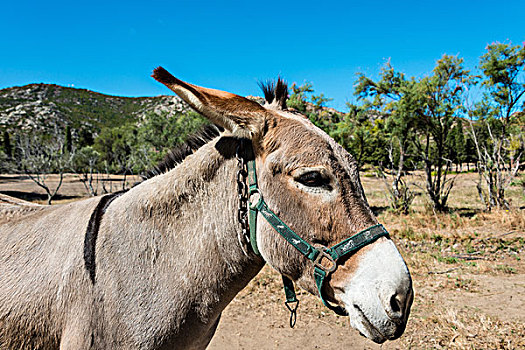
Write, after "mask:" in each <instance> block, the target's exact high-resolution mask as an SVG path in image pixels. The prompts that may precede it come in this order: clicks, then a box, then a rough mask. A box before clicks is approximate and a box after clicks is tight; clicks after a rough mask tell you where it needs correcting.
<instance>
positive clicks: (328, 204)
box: [153, 67, 413, 343]
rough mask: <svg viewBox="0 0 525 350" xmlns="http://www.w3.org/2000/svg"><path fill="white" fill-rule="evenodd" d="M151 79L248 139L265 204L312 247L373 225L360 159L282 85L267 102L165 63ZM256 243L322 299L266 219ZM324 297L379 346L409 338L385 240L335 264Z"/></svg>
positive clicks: (403, 288) (397, 275)
mask: <svg viewBox="0 0 525 350" xmlns="http://www.w3.org/2000/svg"><path fill="white" fill-rule="evenodd" d="M153 77H154V78H155V79H156V80H158V81H159V82H161V83H163V84H165V85H166V86H167V87H169V88H170V89H171V90H173V91H174V92H176V93H177V94H178V95H179V96H180V97H181V98H182V99H184V100H185V101H186V102H187V103H188V104H189V105H190V106H192V107H193V108H194V109H195V110H197V111H198V112H200V113H201V114H202V115H204V116H205V117H207V118H208V119H209V120H211V121H212V122H213V123H215V124H218V125H220V126H222V127H223V128H224V129H225V130H226V132H229V133H231V134H232V135H233V136H237V137H243V138H249V139H251V140H252V145H253V151H254V154H255V158H256V167H257V176H258V182H259V188H260V191H261V193H262V195H263V196H264V199H265V201H266V203H267V204H268V207H270V208H271V209H272V210H273V211H274V212H275V213H276V214H277V215H278V216H279V217H280V219H281V220H282V221H284V222H285V223H286V224H287V225H288V226H289V227H291V228H292V229H293V230H294V231H295V232H297V233H298V234H299V235H300V236H301V237H302V238H303V239H304V240H306V241H307V242H310V243H311V244H312V245H313V246H314V247H317V248H323V247H330V246H333V245H335V244H337V243H339V242H341V241H342V240H344V239H346V238H348V237H350V236H352V235H353V234H355V233H357V232H359V231H361V230H363V229H366V228H368V227H370V226H373V225H376V224H377V220H376V218H375V216H374V214H373V213H372V211H371V210H370V207H369V205H368V203H367V201H366V198H365V195H364V192H363V188H362V185H361V183H360V180H359V174H358V171H357V164H356V162H355V160H354V159H353V158H352V156H351V155H350V154H349V153H348V152H347V151H346V150H344V149H343V148H342V147H341V146H340V145H339V144H337V143H336V142H335V141H334V140H333V139H332V138H330V137H329V136H328V135H327V134H326V133H325V132H323V131H322V130H320V129H319V128H317V127H316V126H314V125H313V124H312V123H311V122H310V121H309V120H308V119H307V118H306V117H304V116H303V115H301V114H299V113H297V112H295V111H291V110H288V109H287V108H286V98H287V89H286V86H285V85H284V84H283V83H282V81H280V80H279V81H278V82H277V85H275V86H273V85H271V86H266V87H265V88H264V92H265V98H266V100H267V103H266V104H265V105H264V106H261V105H259V104H258V103H256V102H254V101H251V100H248V99H245V98H243V97H241V96H238V95H233V94H230V93H226V92H222V91H218V90H212V89H206V88H202V87H198V86H195V85H192V84H188V83H185V82H183V81H180V80H178V79H177V78H175V77H173V76H172V75H171V74H169V73H168V72H167V71H166V70H164V69H163V68H160V67H159V68H157V69H156V70H155V71H154V73H153ZM259 216H260V215H259ZM257 245H258V247H259V250H260V253H261V255H262V257H263V258H264V260H265V261H266V262H267V263H268V264H270V265H271V266H272V267H273V268H275V269H276V270H277V271H278V272H280V273H281V274H283V275H284V276H287V277H288V278H290V279H292V280H293V281H295V282H297V283H298V284H299V285H300V286H301V287H302V288H303V289H305V290H307V291H309V292H311V293H313V294H317V293H318V292H317V288H316V284H315V282H314V279H313V267H312V264H311V263H310V262H309V261H308V260H307V259H305V258H304V256H302V255H301V254H299V252H298V251H297V250H296V249H295V248H294V247H293V246H292V245H290V244H288V243H287V242H286V241H285V240H284V239H283V238H282V237H280V236H279V235H278V234H277V233H276V232H275V231H274V229H273V228H272V227H271V226H270V225H269V224H268V223H267V222H266V221H265V220H261V219H259V221H258V225H257ZM323 292H324V295H326V299H327V300H328V301H329V302H331V303H333V304H336V305H338V306H340V307H342V308H344V309H345V310H346V312H347V313H348V314H349V316H350V320H351V324H352V326H353V327H354V328H356V329H357V330H358V331H360V332H361V333H362V334H363V335H365V336H366V337H368V338H370V339H372V340H373V341H375V342H378V343H380V342H383V341H385V340H387V339H396V338H398V337H399V336H400V335H401V334H402V333H403V331H404V329H405V325H406V322H407V318H408V314H409V311H410V306H411V304H412V299H413V291H412V281H411V278H410V274H409V272H408V269H407V267H406V265H405V262H404V261H403V258H402V257H401V255H400V254H399V252H398V250H397V249H396V247H395V246H394V244H393V242H392V241H391V240H390V239H389V238H388V237H381V238H379V239H377V240H376V241H374V242H373V243H371V244H369V245H366V246H365V247H363V248H361V249H359V250H358V251H356V252H355V253H353V254H351V255H350V256H346V257H345V258H344V259H342V260H339V261H338V264H337V269H336V270H335V271H334V272H333V273H332V274H330V275H329V277H328V279H327V283H324V285H323Z"/></svg>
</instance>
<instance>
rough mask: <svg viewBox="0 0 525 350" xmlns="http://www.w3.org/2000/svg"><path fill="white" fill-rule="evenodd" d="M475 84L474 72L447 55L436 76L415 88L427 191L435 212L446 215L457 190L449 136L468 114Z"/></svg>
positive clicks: (418, 142) (417, 139) (417, 144)
mask: <svg viewBox="0 0 525 350" xmlns="http://www.w3.org/2000/svg"><path fill="white" fill-rule="evenodd" d="M470 84H472V77H471V75H470V72H469V71H468V70H466V69H465V68H464V67H463V59H461V58H458V57H455V56H449V55H443V57H442V58H441V59H440V60H438V61H437V64H436V67H435V68H434V70H433V72H432V75H430V76H428V77H424V78H422V79H421V80H420V81H418V82H417V83H416V84H414V85H413V87H412V89H413V91H412V93H413V94H414V96H415V99H414V101H417V106H418V109H417V116H418V120H417V133H418V135H417V136H416V137H415V138H414V144H415V147H416V149H417V152H418V155H419V157H420V159H421V161H422V163H423V168H424V171H425V179H426V191H427V194H428V196H429V197H430V200H431V204H432V206H433V209H434V210H436V211H445V210H446V204H447V200H448V196H449V194H450V191H451V189H452V187H453V186H454V180H455V177H453V178H448V175H449V172H450V167H451V163H452V162H451V161H450V159H447V158H446V156H447V155H448V154H450V150H449V147H450V143H447V139H448V137H449V132H450V130H451V128H452V125H453V123H454V121H455V120H456V118H457V117H458V116H460V115H461V113H462V111H463V110H464V106H463V92H464V90H465V87H467V86H469V85H470Z"/></svg>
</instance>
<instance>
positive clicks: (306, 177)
mask: <svg viewBox="0 0 525 350" xmlns="http://www.w3.org/2000/svg"><path fill="white" fill-rule="evenodd" d="M295 181H297V182H299V183H301V184H303V185H305V186H308V187H322V188H324V189H327V190H331V189H332V186H330V180H329V179H327V178H326V177H324V176H323V175H322V174H321V173H320V172H318V171H309V172H307V173H304V174H302V175H301V176H299V177H297V178H296V179H295Z"/></svg>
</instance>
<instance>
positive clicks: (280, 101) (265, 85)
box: [258, 77, 288, 109]
mask: <svg viewBox="0 0 525 350" xmlns="http://www.w3.org/2000/svg"><path fill="white" fill-rule="evenodd" d="M258 85H259V87H260V88H261V90H262V91H263V93H264V99H265V100H266V102H267V103H268V104H272V103H276V104H277V105H278V106H279V108H280V109H286V100H287V99H288V84H286V82H285V81H284V80H282V79H281V77H277V82H275V81H273V80H267V81H265V82H262V81H259V83H258Z"/></svg>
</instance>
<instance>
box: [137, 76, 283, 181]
mask: <svg viewBox="0 0 525 350" xmlns="http://www.w3.org/2000/svg"><path fill="white" fill-rule="evenodd" d="M258 85H259V87H260V88H261V90H262V92H263V94H264V99H265V100H266V102H267V103H269V104H272V103H277V105H278V106H279V107H280V108H281V109H286V100H287V99H288V84H286V82H285V81H284V80H283V79H281V77H277V82H276V81H274V80H267V81H265V82H262V81H259V82H258ZM222 131H224V129H223V128H221V127H220V126H217V125H215V124H208V125H206V126H204V127H203V128H202V129H201V130H200V131H197V132H196V133H195V134H193V135H190V136H189V137H188V139H187V140H186V141H185V142H184V143H182V144H181V145H180V146H177V147H174V148H172V149H171V150H170V151H169V152H168V153H167V154H166V155H165V156H164V159H162V160H161V161H160V162H159V163H158V164H157V165H155V166H154V167H153V168H152V169H149V170H147V171H146V172H145V173H144V174H142V175H141V177H142V179H143V180H147V179H150V178H152V177H155V176H157V175H160V174H163V173H165V172H168V171H170V170H172V169H174V168H175V167H176V166H177V165H179V164H180V163H182V161H183V160H184V159H185V158H186V157H188V156H189V155H190V154H192V153H194V152H195V151H197V150H198V149H199V148H201V147H202V146H204V145H205V144H207V143H208V142H210V141H211V140H213V139H214V138H216V137H218V136H219V135H220V133H221V132H222Z"/></svg>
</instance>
